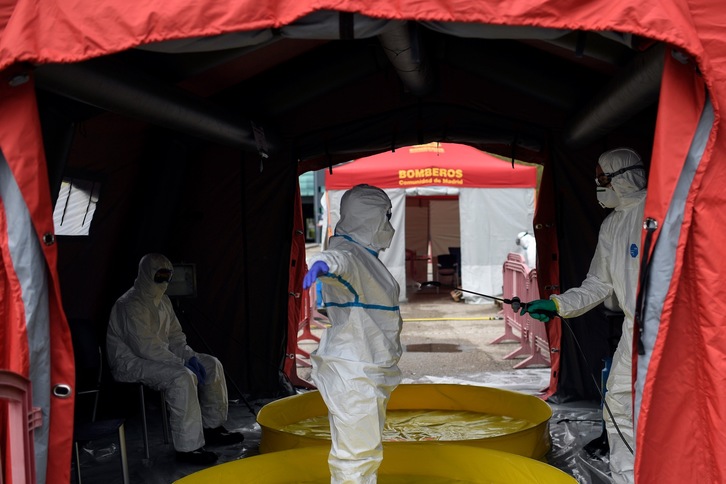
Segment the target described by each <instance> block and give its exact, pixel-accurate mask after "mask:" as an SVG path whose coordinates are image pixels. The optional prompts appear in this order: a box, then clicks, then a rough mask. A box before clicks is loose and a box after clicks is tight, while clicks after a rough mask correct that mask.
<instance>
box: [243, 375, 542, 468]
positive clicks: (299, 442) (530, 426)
mask: <svg viewBox="0 0 726 484" xmlns="http://www.w3.org/2000/svg"><path fill="white" fill-rule="evenodd" d="M397 410H401V411H409V410H420V411H428V410H442V411H451V412H458V411H463V412H476V413H481V414H487V415H494V416H502V417H509V418H512V419H520V420H525V421H527V424H526V425H525V426H524V427H523V426H521V425H520V426H519V427H518V429H517V430H515V431H512V432H509V433H504V434H501V433H500V434H498V435H495V436H491V437H485V438H480V437H474V438H471V439H463V440H462V439H458V440H450V441H447V440H433V441H431V442H408V441H384V443H383V446H384V449H389V448H393V447H399V446H408V445H412V444H414V443H420V444H422V445H424V446H425V445H437V446H441V445H449V444H450V445H454V444H455V445H468V446H473V447H481V448H488V449H495V450H500V451H504V452H510V453H513V454H517V455H521V456H524V457H531V458H534V459H543V458H544V456H545V455H546V454H547V452H548V451H549V449H550V436H549V419H550V417H551V416H552V410H551V408H550V406H549V405H547V403H545V402H544V401H542V400H541V399H539V398H537V397H534V396H531V395H525V394H522V393H517V392H512V391H508V390H500V389H496V388H487V387H478V386H469V385H453V384H452V385H450V384H410V385H399V386H398V387H397V388H396V390H394V392H393V393H392V394H391V399H390V401H389V404H388V412H389V415H391V414H392V413H395V411H397ZM327 413H328V410H327V408H326V406H325V403H324V402H323V399H322V397H321V396H320V394H319V392H317V391H313V392H308V393H304V394H300V395H294V396H291V397H287V398H283V399H280V400H276V401H274V402H272V403H269V404H267V405H265V406H264V407H263V408H262V409H261V410H260V412H259V414H258V415H257V422H258V423H259V424H260V427H261V428H262V440H261V443H260V452H261V453H263V454H264V453H268V452H277V451H281V450H287V449H296V448H300V447H311V446H325V447H326V448H329V447H330V440H329V438H325V437H320V436H315V435H307V434H306V435H301V434H299V433H293V432H292V431H290V430H286V429H288V428H289V427H290V426H291V425H293V424H296V423H298V422H301V421H305V420H307V419H320V418H322V419H325V418H326V416H327Z"/></svg>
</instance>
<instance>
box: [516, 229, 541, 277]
mask: <svg viewBox="0 0 726 484" xmlns="http://www.w3.org/2000/svg"><path fill="white" fill-rule="evenodd" d="M517 246H518V247H519V248H520V250H521V254H522V255H523V256H524V261H525V263H526V264H527V267H529V268H530V269H536V268H537V241H536V240H535V238H534V235H532V234H530V233H529V232H520V233H518V234H517Z"/></svg>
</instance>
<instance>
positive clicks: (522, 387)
mask: <svg viewBox="0 0 726 484" xmlns="http://www.w3.org/2000/svg"><path fill="white" fill-rule="evenodd" d="M549 372H550V370H549V369H548V368H544V369H526V370H512V371H502V372H481V373H471V374H465V375H462V374H459V375H457V377H456V378H440V377H422V378H419V379H416V380H410V379H408V380H405V382H406V383H427V382H431V383H457V384H462V385H478V386H489V387H495V388H502V389H508V390H514V391H519V392H523V393H527V394H530V395H540V394H541V391H542V390H543V389H544V388H546V387H547V385H548V383H549ZM269 402H270V400H264V401H253V402H250V403H251V404H252V407H253V408H255V410H259V408H261V407H262V406H263V405H265V404H267V403H269ZM549 406H550V407H551V408H552V412H553V413H552V417H551V418H550V422H549V431H550V437H551V440H552V448H551V450H550V452H549V453H548V454H547V455H546V456H545V457H544V460H546V461H547V463H549V464H550V465H551V466H553V467H556V468H558V469H560V470H562V471H564V472H566V473H567V474H569V475H571V476H574V477H575V479H576V480H577V482H578V483H580V484H607V483H609V482H610V479H609V477H608V460H607V456H605V457H603V456H597V455H594V456H591V455H589V454H588V453H587V452H586V451H585V450H584V447H585V446H586V445H587V444H588V443H589V442H590V441H592V440H593V439H595V438H597V437H598V436H599V435H600V433H601V430H602V413H601V410H600V407H599V405H598V404H597V402H573V403H569V404H563V405H556V404H552V403H550V404H549ZM229 412H230V413H229V422H228V428H229V429H231V430H235V431H239V432H242V433H243V434H244V435H245V441H244V443H242V444H237V445H234V446H229V447H211V448H210V450H213V451H215V452H217V453H218V454H219V456H220V459H219V463H220V464H222V463H227V462H234V461H238V460H245V459H247V458H248V457H253V456H256V455H258V454H259V446H260V440H261V435H262V431H261V428H260V426H259V425H258V424H257V423H256V418H255V416H254V415H252V413H251V412H250V411H249V409H248V407H247V405H245V404H243V403H242V402H231V403H230V410H229ZM149 425H150V430H149V438H150V440H151V444H152V446H153V447H152V456H151V461H150V462H144V459H143V452H144V451H143V439H142V434H141V432H140V422H139V421H137V420H136V419H130V420H128V421H127V425H126V426H127V429H126V442H127V447H128V452H129V469H130V473H131V482H133V483H134V484H169V483H170V482H173V481H175V480H178V479H181V478H183V477H185V476H188V475H191V474H193V473H195V472H197V471H199V470H201V468H200V467H198V466H192V465H189V464H180V463H178V462H176V461H175V460H174V448H173V447H172V446H171V444H166V445H165V444H163V438H162V429H161V421H160V419H156V418H152V419H150V421H149ZM112 443H113V441H109V442H104V441H103V440H99V441H97V442H95V445H96V446H97V447H96V449H107V448H109V447H110V446H111V444H112ZM98 457H99V458H98V459H95V458H93V457H92V456H91V455H87V456H86V457H85V458H84V460H83V461H82V463H81V467H82V469H83V477H84V482H103V483H104V484H120V483H121V472H120V468H119V462H118V456H117V455H113V456H111V455H105V454H104V455H99V456H98ZM209 482H217V481H214V480H211V481H209ZM245 482H246V481H245ZM431 482H432V483H433V482H434V481H431ZM439 482H441V481H439ZM185 484H186V483H185ZM382 484H383V483H382ZM396 484H398V483H396Z"/></svg>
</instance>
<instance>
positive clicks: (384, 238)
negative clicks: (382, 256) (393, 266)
mask: <svg viewBox="0 0 726 484" xmlns="http://www.w3.org/2000/svg"><path fill="white" fill-rule="evenodd" d="M395 233H396V229H394V228H393V226H392V225H391V222H389V221H386V223H384V224H383V227H381V228H380V229H379V230H378V232H376V235H375V236H373V242H372V244H371V245H373V246H374V247H375V248H376V249H377V250H383V249H387V248H389V247H390V246H391V241H392V240H393V234H395Z"/></svg>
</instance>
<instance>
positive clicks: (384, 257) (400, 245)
mask: <svg viewBox="0 0 726 484" xmlns="http://www.w3.org/2000/svg"><path fill="white" fill-rule="evenodd" d="M384 191H385V192H386V193H387V194H388V197H389V198H390V199H391V204H392V205H393V208H392V209H391V225H393V228H394V229H395V230H396V233H395V234H394V235H393V241H392V242H391V247H389V248H388V249H386V250H383V251H381V253H380V254H379V255H378V258H379V259H381V262H383V264H384V265H385V266H386V267H387V268H388V270H389V271H390V272H391V274H393V277H394V278H395V279H396V281H397V282H398V286H399V288H400V289H401V293H400V296H399V298H398V300H399V301H402V302H405V301H407V298H406V192H405V191H404V190H403V189H401V188H387V189H385V190H384Z"/></svg>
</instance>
